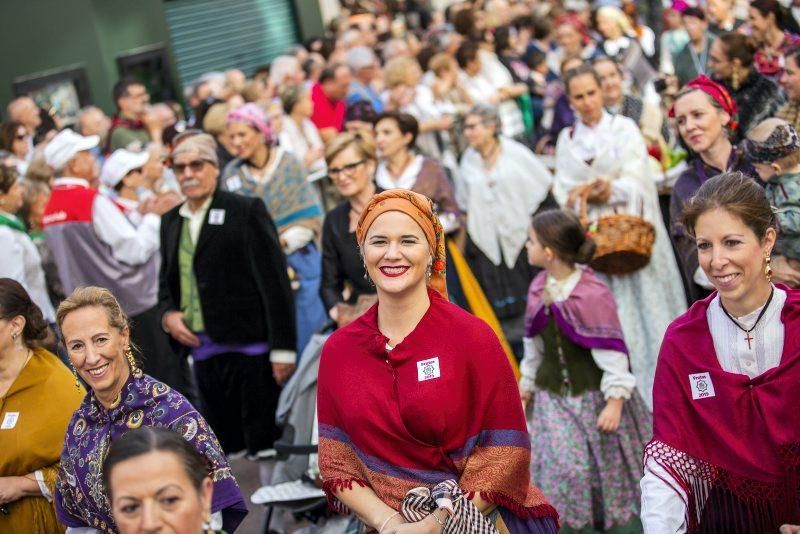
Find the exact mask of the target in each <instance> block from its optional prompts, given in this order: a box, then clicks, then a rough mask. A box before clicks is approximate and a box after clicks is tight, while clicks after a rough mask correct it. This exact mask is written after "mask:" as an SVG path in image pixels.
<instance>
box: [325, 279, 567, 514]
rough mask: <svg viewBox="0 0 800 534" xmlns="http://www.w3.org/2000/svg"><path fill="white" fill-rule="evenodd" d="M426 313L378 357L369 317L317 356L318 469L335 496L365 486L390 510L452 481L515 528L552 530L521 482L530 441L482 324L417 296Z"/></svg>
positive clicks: (378, 340) (500, 356) (541, 503)
mask: <svg viewBox="0 0 800 534" xmlns="http://www.w3.org/2000/svg"><path fill="white" fill-rule="evenodd" d="M428 294H429V296H430V300H431V305H430V308H429V309H428V311H427V312H426V313H425V315H424V317H423V318H422V320H421V321H420V323H419V324H418V325H417V327H416V328H415V329H414V331H413V332H412V333H411V334H409V335H408V336H407V337H406V339H405V340H403V342H402V343H400V344H398V345H397V346H396V347H395V348H394V350H392V351H391V352H388V353H387V351H386V343H387V341H388V340H387V338H386V337H384V336H383V335H382V334H381V333H380V331H379V330H378V326H377V307H378V305H376V306H373V307H372V308H371V309H370V310H368V311H367V312H366V313H365V314H364V315H362V316H361V317H360V318H359V319H358V320H356V321H355V322H353V323H351V324H349V325H348V326H346V327H344V328H342V329H340V330H338V331H337V332H335V333H334V334H333V335H332V336H331V338H330V339H329V340H328V342H327V343H326V344H325V347H324V349H323V351H322V360H321V362H320V368H319V385H318V393H317V406H318V415H319V464H320V471H321V473H322V477H323V480H324V489H325V491H326V493H327V494H328V498H329V502H330V504H331V506H332V507H333V508H334V509H335V510H337V511H339V512H342V513H346V511H347V510H346V508H345V507H344V506H343V505H342V503H341V502H339V501H338V500H337V499H336V498H335V493H336V492H338V491H341V490H342V489H349V488H352V485H353V483H356V484H359V485H361V486H368V487H370V488H372V489H373V491H375V493H376V494H377V496H378V497H379V498H380V499H381V500H382V501H383V502H385V503H387V504H388V505H389V506H391V507H392V508H394V509H395V510H399V509H400V504H401V502H402V501H403V498H404V497H405V494H406V492H408V491H409V490H410V489H412V488H415V487H419V486H426V487H433V486H435V485H436V484H438V483H439V482H442V481H445V480H456V481H458V483H459V485H460V486H461V488H462V489H463V490H464V491H465V492H466V493H468V494H469V495H472V494H475V493H479V494H480V496H481V498H483V499H484V500H486V501H489V502H492V503H495V504H498V505H500V506H503V507H505V508H507V509H508V510H509V511H511V512H512V513H514V514H515V515H516V516H518V517H521V518H537V517H545V516H548V517H552V518H557V517H558V514H557V513H556V511H555V509H553V507H552V506H550V504H549V503H548V502H547V500H546V499H545V497H544V495H542V493H541V491H540V490H539V489H538V488H536V487H534V486H533V485H532V484H531V482H530V475H529V469H530V454H531V451H530V438H529V436H528V431H527V428H526V426H525V418H524V415H523V412H522V405H521V403H520V400H519V392H518V389H517V384H516V382H515V380H514V374H513V372H512V370H511V367H510V366H509V363H508V360H507V359H506V355H505V353H504V352H503V349H502V347H501V346H500V342H499V341H498V340H497V336H495V334H494V333H493V332H492V330H491V329H490V328H489V326H488V325H486V323H484V322H483V321H481V320H480V319H478V318H476V317H474V316H472V315H470V314H468V313H467V312H465V311H464V310H462V309H461V308H459V307H458V306H455V305H453V304H451V303H449V302H447V301H446V300H444V299H442V298H441V297H440V296H439V295H438V294H436V293H435V292H434V291H431V290H429V291H428Z"/></svg>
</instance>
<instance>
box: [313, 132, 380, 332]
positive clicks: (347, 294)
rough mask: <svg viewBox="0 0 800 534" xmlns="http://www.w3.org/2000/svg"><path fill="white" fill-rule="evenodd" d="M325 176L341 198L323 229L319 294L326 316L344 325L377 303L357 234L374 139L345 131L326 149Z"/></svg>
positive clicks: (371, 180)
mask: <svg viewBox="0 0 800 534" xmlns="http://www.w3.org/2000/svg"><path fill="white" fill-rule="evenodd" d="M325 161H326V163H327V165H328V177H329V178H330V181H331V182H332V183H333V185H334V187H335V188H336V190H337V191H338V193H339V195H341V197H343V198H344V200H343V201H342V202H341V203H339V204H338V205H337V206H336V207H335V208H333V209H332V210H331V211H329V212H328V214H327V215H326V217H325V222H324V223H323V226H322V283H321V284H320V296H321V297H322V300H323V302H324V303H325V309H326V310H328V315H329V316H330V317H331V318H332V319H333V320H335V321H336V322H337V323H338V324H339V325H340V326H343V325H345V324H347V323H349V322H350V321H352V320H353V319H354V318H355V317H357V316H358V315H359V314H360V313H361V312H363V311H364V310H366V309H367V308H368V307H369V306H371V305H372V304H373V303H374V302H375V297H374V295H375V286H374V285H372V284H371V283H370V282H369V280H367V277H366V271H365V270H364V262H363V261H362V260H361V256H360V255H359V253H358V243H357V242H356V236H355V230H356V223H357V222H358V218H359V216H360V215H361V213H362V211H363V210H364V207H365V206H366V205H367V204H368V203H369V201H370V199H371V198H372V196H373V195H374V194H375V193H376V192H378V189H377V187H376V186H375V169H376V167H377V164H378V156H377V154H376V152H375V141H374V139H373V138H372V136H370V135H367V134H362V133H344V134H339V135H338V136H336V137H334V138H333V140H332V141H331V142H330V143H329V144H328V148H327V149H326V151H325Z"/></svg>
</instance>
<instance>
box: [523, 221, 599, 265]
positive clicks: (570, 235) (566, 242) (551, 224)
mask: <svg viewBox="0 0 800 534" xmlns="http://www.w3.org/2000/svg"><path fill="white" fill-rule="evenodd" d="M531 225H532V226H533V231H534V232H536V238H537V239H538V240H539V242H540V243H541V244H542V246H544V247H549V248H550V249H552V250H553V252H555V253H556V256H558V257H559V258H560V259H561V260H562V261H565V262H567V263H583V264H585V263H589V262H590V261H592V257H593V256H594V251H595V248H596V245H595V242H594V240H593V239H592V238H590V237H586V232H584V230H583V226H582V225H581V221H580V219H579V218H578V216H577V215H576V214H575V213H573V212H571V211H565V210H547V211H543V212H541V213H539V214H538V215H534V217H533V220H532V222H531Z"/></svg>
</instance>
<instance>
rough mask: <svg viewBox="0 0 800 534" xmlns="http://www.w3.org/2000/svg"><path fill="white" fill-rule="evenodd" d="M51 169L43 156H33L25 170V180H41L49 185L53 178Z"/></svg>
mask: <svg viewBox="0 0 800 534" xmlns="http://www.w3.org/2000/svg"><path fill="white" fill-rule="evenodd" d="M54 177H55V176H54V173H53V169H52V168H51V167H50V165H48V164H47V162H46V161H45V159H44V158H43V157H38V158H37V157H34V158H33V159H32V160H31V162H30V164H29V165H28V170H27V171H25V181H26V182H28V181H31V182H42V183H45V184H47V185H50V182H51V181H52V180H53V178H54Z"/></svg>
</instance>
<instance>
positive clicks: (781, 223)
mask: <svg viewBox="0 0 800 534" xmlns="http://www.w3.org/2000/svg"><path fill="white" fill-rule="evenodd" d="M745 150H746V153H747V157H748V159H750V161H751V162H752V163H753V167H755V169H756V171H757V172H758V175H759V177H760V178H761V180H762V181H763V182H764V187H765V189H766V193H767V198H768V199H769V203H770V205H771V206H772V208H773V209H774V210H775V211H776V218H777V219H778V241H777V242H776V243H775V248H774V249H773V252H774V253H775V254H779V255H781V256H785V257H786V259H787V260H788V261H789V265H791V266H792V268H794V269H795V270H800V139H798V136H797V132H796V131H795V129H794V128H793V127H792V125H791V124H789V123H788V122H786V121H785V120H783V119H766V120H765V121H763V122H761V123H760V124H758V125H757V126H756V127H755V128H753V129H752V130H750V132H749V133H748V134H747V139H746V140H745Z"/></svg>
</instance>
